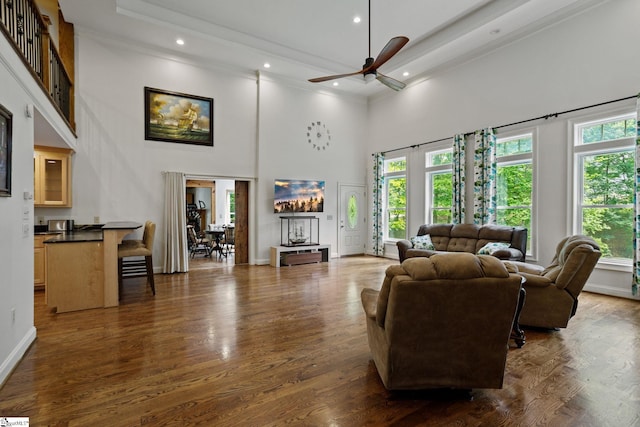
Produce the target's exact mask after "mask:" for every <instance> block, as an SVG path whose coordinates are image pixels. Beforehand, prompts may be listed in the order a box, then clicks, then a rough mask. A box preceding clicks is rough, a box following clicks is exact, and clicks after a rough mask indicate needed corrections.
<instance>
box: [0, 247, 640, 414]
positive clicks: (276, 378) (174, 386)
mask: <svg viewBox="0 0 640 427" xmlns="http://www.w3.org/2000/svg"><path fill="white" fill-rule="evenodd" d="M395 263H396V261H393V260H387V259H380V258H374V257H349V258H342V259H335V260H331V262H330V263H322V264H310V265H299V266H292V267H286V268H279V269H275V268H272V267H269V266H233V264H232V263H229V262H225V261H217V260H211V259H201V260H194V261H192V267H193V268H192V271H191V272H190V273H189V274H172V275H156V291H157V293H156V296H155V297H154V296H152V295H151V292H150V290H149V288H148V286H147V285H146V284H145V281H144V278H140V279H129V280H126V281H125V291H124V292H123V295H122V299H121V305H120V306H119V307H114V308H108V309H95V310H87V311H83V312H72V313H63V314H54V313H52V312H51V308H50V307H47V306H46V305H44V293H43V292H37V293H36V295H35V313H34V315H35V325H36V328H37V331H38V332H37V335H38V338H37V340H36V342H35V343H34V344H33V345H32V347H31V348H30V349H29V351H28V352H27V354H26V355H25V357H24V359H23V360H22V361H21V362H20V364H19V366H18V367H17V369H16V370H15V372H14V373H13V374H12V375H11V376H10V378H9V379H8V380H7V382H6V383H5V384H4V385H3V387H2V389H0V416H27V417H29V418H30V421H31V423H32V425H38V426H40V425H51V426H142V425H144V426H164V425H180V426H188V425H203V426H213V425H215V426H281V425H293V426H334V427H336V426H385V425H388V426H417V425H424V426H450V425H459V426H513V425H522V426H529V425H548V426H554V427H555V426H598V427H599V426H616V427H619V426H622V427H625V426H639V425H640V415H639V414H640V369H638V366H640V303H639V302H638V301H632V300H625V299H619V298H613V297H607V296H603V295H597V294H589V293H583V294H582V295H581V297H580V306H579V308H578V313H577V314H576V316H575V317H574V318H573V319H572V320H571V321H570V323H569V327H568V328H567V329H563V330H559V331H544V330H537V329H527V330H526V334H527V343H526V345H525V346H524V347H523V348H521V349H518V348H516V347H515V345H513V346H512V347H511V348H510V350H509V354H508V357H507V367H506V371H505V379H504V386H503V388H502V389H499V390H473V391H472V392H471V395H470V396H471V398H469V395H468V394H464V393H462V394H461V393H456V392H445V391H441V390H439V391H433V390H432V391H421V392H406V393H390V392H388V391H386V390H385V389H384V387H383V386H382V383H381V381H380V379H379V377H378V374H377V372H376V369H375V366H374V364H373V362H372V361H371V357H370V354H369V348H368V345H367V337H366V326H365V319H364V312H363V310H362V306H361V303H360V291H361V290H362V289H363V288H365V287H373V288H379V287H380V286H381V283H382V279H383V277H384V271H385V268H386V267H387V266H388V265H392V264H395Z"/></svg>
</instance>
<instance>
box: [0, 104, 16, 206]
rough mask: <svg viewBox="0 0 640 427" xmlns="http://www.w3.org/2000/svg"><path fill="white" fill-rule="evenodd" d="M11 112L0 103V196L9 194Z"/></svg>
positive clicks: (8, 195)
mask: <svg viewBox="0 0 640 427" xmlns="http://www.w3.org/2000/svg"><path fill="white" fill-rule="evenodd" d="M12 124H13V114H11V111H9V110H7V109H6V108H5V107H4V106H2V105H0V197H10V196H11V138H12V132H13V128H12Z"/></svg>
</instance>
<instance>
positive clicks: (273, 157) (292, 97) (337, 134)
mask: <svg viewBox="0 0 640 427" xmlns="http://www.w3.org/2000/svg"><path fill="white" fill-rule="evenodd" d="M366 114H367V105H366V103H365V101H364V100H363V99H360V98H351V97H345V96H338V95H335V94H333V93H325V92H318V91H311V90H308V89H305V88H304V87H300V88H298V87H293V86H287V85H284V84H280V83H278V82H275V81H273V80H270V79H269V78H266V77H264V76H263V77H262V78H261V80H260V123H259V143H258V157H259V169H260V171H259V175H260V181H259V183H258V200H257V203H258V207H257V212H258V229H259V230H260V232H259V234H258V236H257V237H258V245H257V246H258V249H259V253H258V259H259V260H260V262H264V263H266V262H268V260H269V247H271V246H274V245H279V244H280V215H278V214H274V213H273V197H274V181H275V179H311V180H324V181H325V185H326V188H325V203H324V212H323V213H321V214H317V216H318V218H319V219H320V221H319V222H320V224H319V226H320V243H322V244H330V245H331V251H332V253H333V254H334V255H335V254H336V251H337V242H338V240H337V234H338V225H337V223H338V221H337V218H338V213H337V205H338V183H348V184H365V179H366V165H365V164H363V163H362V162H361V161H360V159H361V158H362V152H363V151H364V150H365V143H366V141H365V129H366V124H367V122H366ZM314 121H320V122H322V123H325V124H326V126H327V127H328V128H329V130H330V133H331V142H330V145H329V147H328V148H327V149H325V150H315V149H313V147H312V144H309V142H308V140H307V127H308V126H310V125H311V123H312V122H314ZM329 218H332V219H329Z"/></svg>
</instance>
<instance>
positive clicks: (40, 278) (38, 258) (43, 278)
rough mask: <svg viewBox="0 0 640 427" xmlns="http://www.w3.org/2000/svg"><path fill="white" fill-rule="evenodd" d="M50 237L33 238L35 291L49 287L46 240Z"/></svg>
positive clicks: (38, 236) (39, 236)
mask: <svg viewBox="0 0 640 427" xmlns="http://www.w3.org/2000/svg"><path fill="white" fill-rule="evenodd" d="M48 237H51V236H48V235H36V236H34V238H33V285H34V287H35V289H43V288H45V287H46V286H47V253H46V252H45V249H46V248H45V247H44V243H43V242H44V240H45V239H47V238H48Z"/></svg>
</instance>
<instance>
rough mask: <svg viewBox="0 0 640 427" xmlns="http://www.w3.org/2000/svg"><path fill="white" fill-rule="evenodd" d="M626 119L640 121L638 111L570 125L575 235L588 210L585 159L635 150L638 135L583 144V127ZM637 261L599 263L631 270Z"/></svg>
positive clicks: (611, 113) (603, 115)
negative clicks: (583, 197)
mask: <svg viewBox="0 0 640 427" xmlns="http://www.w3.org/2000/svg"><path fill="white" fill-rule="evenodd" d="M626 119H636V120H637V114H636V112H635V111H630V110H629V109H625V110H617V111H609V112H602V113H599V114H597V115H592V116H589V117H584V118H582V119H576V120H572V121H571V122H570V125H571V129H572V139H573V144H572V148H573V155H572V161H573V165H572V168H571V169H572V172H573V177H572V178H573V203H572V210H573V214H572V224H571V229H572V230H573V233H574V234H581V233H582V209H583V208H584V207H585V205H583V203H582V196H583V194H584V192H583V190H582V188H583V178H584V177H583V173H582V171H583V168H584V158H585V157H587V156H594V155H599V154H611V153H617V152H622V151H629V150H632V151H633V150H634V147H635V136H630V137H626V138H620V139H614V140H609V141H601V142H592V143H588V144H583V143H582V138H581V136H582V133H581V130H582V129H583V128H587V127H590V126H594V125H598V124H603V123H608V122H613V121H618V120H626ZM598 206H600V205H587V207H598ZM606 207H610V208H620V207H633V204H627V205H606ZM632 263H633V260H632V259H631V258H605V257H601V258H600V259H599V261H598V265H599V266H604V267H605V268H608V269H613V270H621V271H630V268H631V267H632Z"/></svg>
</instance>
